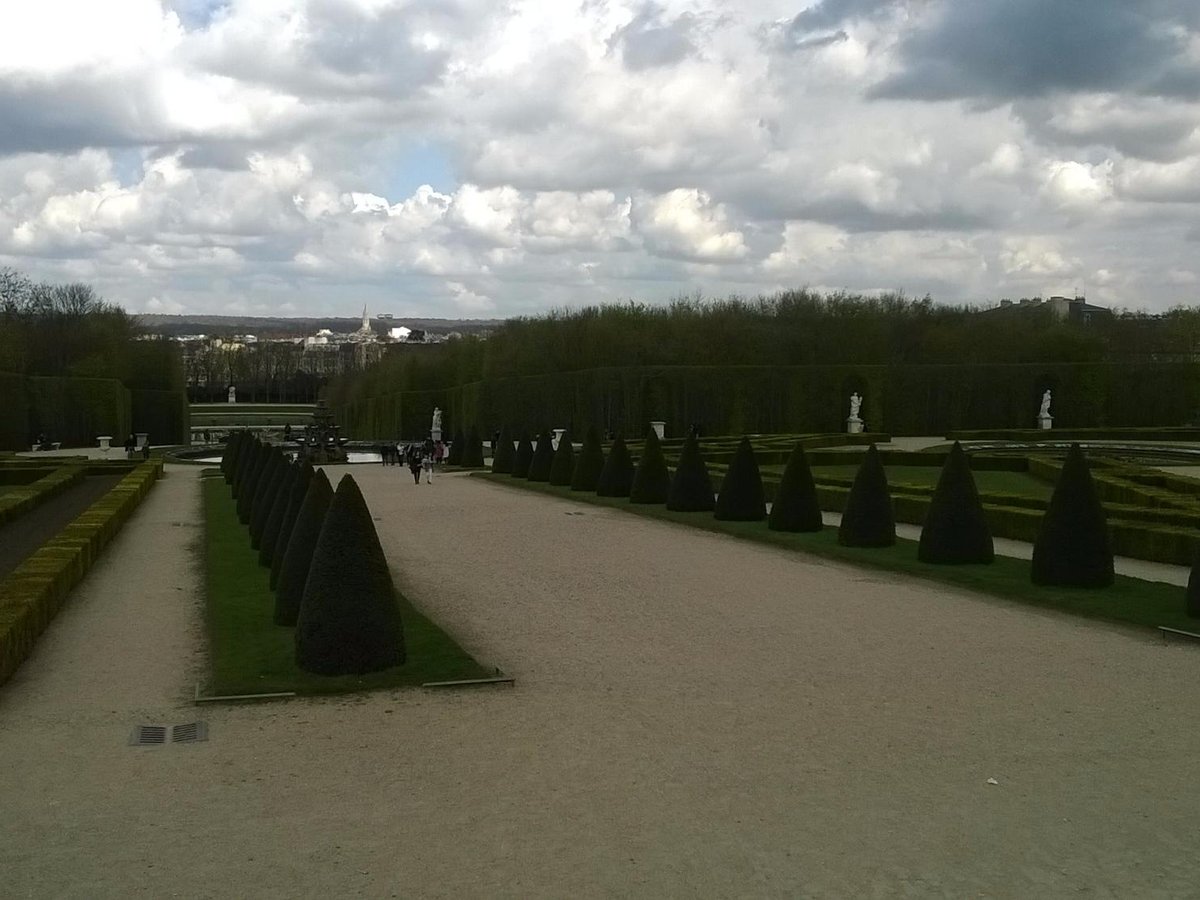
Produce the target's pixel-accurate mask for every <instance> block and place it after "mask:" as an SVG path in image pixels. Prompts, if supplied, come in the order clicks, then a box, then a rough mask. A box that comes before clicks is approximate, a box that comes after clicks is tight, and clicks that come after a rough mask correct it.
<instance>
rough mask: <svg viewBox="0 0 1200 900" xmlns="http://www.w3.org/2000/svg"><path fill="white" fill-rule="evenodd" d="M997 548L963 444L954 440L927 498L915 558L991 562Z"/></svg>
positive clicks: (930, 560) (937, 560) (931, 560)
mask: <svg viewBox="0 0 1200 900" xmlns="http://www.w3.org/2000/svg"><path fill="white" fill-rule="evenodd" d="M995 556H996V551H995V547H994V546H993V544H992V532H991V529H989V528H988V524H987V517H986V516H985V515H984V512H983V502H982V501H981V500H980V499H979V489H978V488H977V487H976V486H975V476H974V475H972V474H971V464H970V463H969V462H968V461H967V454H966V453H965V452H964V451H963V448H962V445H961V444H960V443H959V442H958V441H955V442H954V447H953V448H952V449H951V451H950V456H949V457H947V459H946V464H945V465H944V466H943V467H942V474H941V475H940V476H939V477H938V483H937V489H936V490H935V491H934V492H933V498H932V499H931V500H930V501H929V514H928V515H927V516H926V517H925V527H924V528H922V529H921V540H920V543H919V544H918V545H917V559H919V560H920V561H921V562H927V563H949V564H958V563H990V562H992V560H993V559H995Z"/></svg>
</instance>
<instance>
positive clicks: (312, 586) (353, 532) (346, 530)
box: [296, 475, 405, 675]
mask: <svg viewBox="0 0 1200 900" xmlns="http://www.w3.org/2000/svg"><path fill="white" fill-rule="evenodd" d="M404 660H405V650H404V627H403V624H402V623H401V621H400V610H399V608H398V607H397V605H396V589H395V587H394V586H393V585H392V576H391V573H389V571H388V564H387V559H386V557H385V556H384V555H383V548H382V547H381V546H380V544H379V535H378V533H377V532H376V531H375V523H374V522H373V521H372V520H371V512H370V510H369V509H368V508H367V504H366V501H365V500H363V496H362V492H361V491H360V490H359V489H358V485H357V484H356V483H355V481H354V478H353V476H351V475H344V476H342V480H341V482H340V483H339V484H338V488H337V493H335V494H334V496H333V501H332V502H331V503H330V505H329V511H328V513H326V515H325V523H324V525H322V526H321V534H320V536H319V538H318V539H317V545H316V548H315V549H314V551H313V558H312V566H311V567H310V569H309V574H308V581H307V583H306V584H305V587H304V599H303V601H302V602H301V604H300V614H299V617H298V618H297V620H296V665H297V666H298V667H299V668H301V669H303V670H304V671H306V672H312V673H314V674H316V675H362V674H365V673H367V672H378V671H379V670H381V669H388V668H391V667H392V666H399V665H402V664H403V663H404Z"/></svg>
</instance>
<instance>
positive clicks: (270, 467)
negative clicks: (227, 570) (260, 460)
mask: <svg viewBox="0 0 1200 900" xmlns="http://www.w3.org/2000/svg"><path fill="white" fill-rule="evenodd" d="M287 467H288V461H287V457H285V456H284V455H283V451H281V450H278V449H276V450H275V451H274V452H273V453H272V454H271V458H270V459H269V460H268V461H267V468H266V469H265V470H264V471H263V477H262V479H261V480H260V482H259V488H258V490H257V491H255V492H254V503H253V506H252V508H251V510H250V546H251V547H252V548H254V549H255V550H258V549H260V548H261V547H262V533H263V529H264V528H266V526H267V517H268V516H270V515H271V507H272V506H273V505H274V504H275V494H276V492H278V490H279V485H280V484H281V483H282V482H283V476H284V475H286V474H287Z"/></svg>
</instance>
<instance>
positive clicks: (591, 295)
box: [0, 0, 1200, 318]
mask: <svg viewBox="0 0 1200 900" xmlns="http://www.w3.org/2000/svg"><path fill="white" fill-rule="evenodd" d="M1198 256H1200V4H1197V3H1195V2H1194V0H1139V2H1136V3H1131V2H1129V0H1053V2H1046V0H1005V2H995V0H820V2H807V3H806V2H804V0H792V2H775V0H696V2H676V0H661V2H656V0H636V2H623V0H545V2H533V0H529V2H526V0H505V2H499V0H428V2H421V0H413V2H404V0H105V2H97V0H37V2H28V3H27V2H7V3H0V266H11V267H14V268H17V269H19V270H21V271H23V272H25V273H26V274H28V275H30V276H31V277H33V278H36V279H39V280H47V281H56V282H60V281H85V282H89V283H91V284H92V285H94V286H95V287H96V288H97V289H98V290H99V292H100V293H101V294H102V295H103V296H105V297H106V298H107V299H109V300H112V301H115V302H118V303H120V304H121V305H123V306H125V307H126V308H127V309H129V310H130V311H133V312H160V313H184V312H186V313H208V314H222V313H223V314H238V315H357V314H358V313H359V312H360V311H361V309H362V307H363V305H364V304H365V305H367V306H368V307H369V309H370V310H371V312H372V313H373V314H374V313H391V314H393V315H395V316H397V317H402V316H404V315H422V316H445V317H450V318H479V317H486V318H492V317H507V316H513V315H531V314H536V313H539V312H542V311H545V310H547V309H551V308H559V309H561V308H563V307H572V308H574V307H580V306H584V305H590V304H595V303H601V302H610V301H626V300H637V301H645V302H652V303H657V302H666V301H668V300H670V299H671V298H674V297H679V296H695V295H702V296H705V297H724V296H727V295H729V294H741V295H749V296H754V295H758V294H761V293H768V294H769V293H773V292H775V291H779V290H784V289H789V288H799V287H807V288H810V289H816V290H829V291H833V290H847V291H852V292H864V293H871V292H882V291H903V292H904V293H905V294H907V295H909V296H913V297H921V296H924V295H925V294H929V295H931V296H932V297H933V299H934V300H935V301H937V302H944V303H955V304H958V303H970V304H978V305H983V304H994V303H996V302H997V301H998V300H999V299H1000V298H1003V297H1014V298H1015V297H1022V296H1039V295H1040V296H1050V295H1052V294H1066V295H1071V296H1073V295H1075V294H1076V293H1080V294H1084V295H1086V296H1087V298H1088V300H1089V301H1091V302H1095V303H1099V304H1103V305H1108V306H1113V307H1121V308H1125V309H1134V310H1146V311H1150V312H1158V311H1163V310H1166V309H1169V308H1171V307H1174V306H1178V305H1180V304H1190V303H1193V302H1195V301H1196V300H1198V299H1200V263H1198V262H1197V261H1196V260H1197V257H1198Z"/></svg>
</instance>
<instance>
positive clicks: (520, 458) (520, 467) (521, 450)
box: [512, 434, 533, 478]
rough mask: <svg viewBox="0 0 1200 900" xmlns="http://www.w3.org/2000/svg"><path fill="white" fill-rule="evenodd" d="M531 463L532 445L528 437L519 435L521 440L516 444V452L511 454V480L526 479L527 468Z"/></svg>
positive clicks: (527, 474) (527, 475)
mask: <svg viewBox="0 0 1200 900" xmlns="http://www.w3.org/2000/svg"><path fill="white" fill-rule="evenodd" d="M532 463H533V443H532V442H531V441H530V440H529V435H527V434H523V435H521V440H520V442H519V443H518V444H517V452H516V453H515V454H513V466H512V476H513V478H528V477H529V466H530V464H532Z"/></svg>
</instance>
